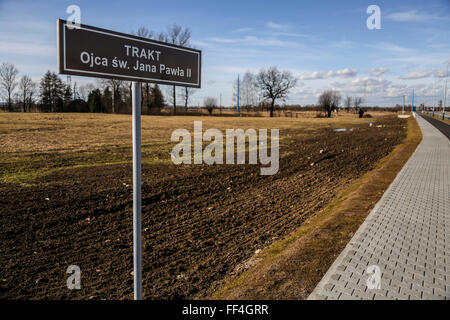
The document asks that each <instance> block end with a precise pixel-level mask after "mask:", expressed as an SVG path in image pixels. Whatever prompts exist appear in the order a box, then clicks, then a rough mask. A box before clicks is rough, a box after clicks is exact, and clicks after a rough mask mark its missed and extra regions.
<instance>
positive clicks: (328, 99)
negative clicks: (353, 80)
mask: <svg viewBox="0 0 450 320" xmlns="http://www.w3.org/2000/svg"><path fill="white" fill-rule="evenodd" d="M340 101H341V95H340V94H339V92H338V91H334V90H325V91H324V92H322V94H321V95H320V96H319V105H320V106H321V107H322V109H324V110H325V111H326V112H327V117H328V118H330V117H331V112H333V110H337V109H338V108H339V102H340Z"/></svg>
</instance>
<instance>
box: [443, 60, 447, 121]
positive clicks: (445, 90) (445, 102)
mask: <svg viewBox="0 0 450 320" xmlns="http://www.w3.org/2000/svg"><path fill="white" fill-rule="evenodd" d="M447 79H448V63H447V74H446V76H445V89H444V104H443V105H442V120H445V107H446V104H447Z"/></svg>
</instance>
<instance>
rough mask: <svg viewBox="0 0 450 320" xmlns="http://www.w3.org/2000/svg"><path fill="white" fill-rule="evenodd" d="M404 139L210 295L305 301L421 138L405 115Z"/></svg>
mask: <svg viewBox="0 0 450 320" xmlns="http://www.w3.org/2000/svg"><path fill="white" fill-rule="evenodd" d="M407 130H408V132H407V136H406V138H405V140H404V141H403V143H401V144H400V145H397V146H396V147H395V149H394V150H393V151H392V152H391V153H390V154H389V155H388V156H386V157H385V158H383V159H381V160H380V161H379V162H378V163H377V166H376V168H375V169H374V170H372V171H370V172H368V173H367V174H365V175H364V176H362V177H361V178H359V179H358V180H356V181H355V182H354V183H353V184H352V185H351V186H350V187H349V188H347V189H346V190H345V191H343V192H342V193H341V194H340V195H339V196H338V197H337V198H336V199H335V200H334V201H333V202H332V203H331V204H329V205H328V206H327V207H326V208H324V209H323V210H321V211H319V212H318V213H316V214H315V215H313V216H311V217H309V218H308V219H307V220H306V221H305V222H304V223H303V224H302V225H301V226H300V227H299V228H298V229H297V230H296V231H294V232H293V233H292V234H290V235H289V236H287V237H286V238H284V239H282V240H280V241H277V242H275V243H273V244H272V245H271V246H270V247H268V248H266V249H264V250H263V251H261V252H259V253H258V254H255V256H254V257H252V258H251V259H250V261H248V262H247V263H246V264H245V265H247V268H246V269H245V271H243V272H241V273H240V274H239V275H237V276H233V277H230V278H229V279H227V280H226V282H225V284H224V285H223V286H222V287H220V288H219V289H217V290H216V291H215V292H214V293H213V294H212V296H211V297H209V298H210V299H306V298H307V297H308V295H309V294H310V293H311V292H312V290H313V289H314V288H315V286H316V285H317V283H318V282H319V281H320V279H321V278H322V277H323V275H324V274H325V272H326V271H327V270H328V268H329V267H330V266H331V264H332V263H333V261H334V260H335V259H336V257H337V256H338V255H339V253H340V252H341V251H342V250H343V249H344V247H345V246H346V245H347V243H348V241H349V240H350V239H351V237H352V236H353V234H354V233H355V232H356V231H357V229H358V228H359V226H360V225H361V223H362V222H363V221H364V219H365V218H366V217H367V215H368V214H369V212H370V211H371V210H372V208H373V206H374V205H375V204H376V203H377V202H378V200H379V199H380V198H381V196H382V195H383V193H384V191H385V190H386V189H387V188H388V187H389V185H390V183H391V182H392V181H393V180H394V178H395V177H396V175H397V173H398V172H399V171H400V170H401V168H402V167H403V165H404V164H405V163H406V161H407V160H408V159H409V157H410V156H411V154H412V153H413V152H414V150H415V149H416V147H417V145H418V144H419V143H420V141H421V140H422V133H421V130H420V127H419V125H418V124H417V122H416V120H415V119H414V118H413V117H411V118H409V119H408V129H407Z"/></svg>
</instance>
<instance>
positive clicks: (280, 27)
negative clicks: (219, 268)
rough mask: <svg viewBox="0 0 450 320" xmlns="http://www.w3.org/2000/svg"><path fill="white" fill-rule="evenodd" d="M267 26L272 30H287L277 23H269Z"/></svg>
mask: <svg viewBox="0 0 450 320" xmlns="http://www.w3.org/2000/svg"><path fill="white" fill-rule="evenodd" d="M266 26H268V27H269V28H272V29H285V28H286V26H285V25H282V24H278V23H275V22H272V21H269V22H267V23H266Z"/></svg>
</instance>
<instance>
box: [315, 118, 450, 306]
mask: <svg viewBox="0 0 450 320" xmlns="http://www.w3.org/2000/svg"><path fill="white" fill-rule="evenodd" d="M417 120H418V122H419V125H420V127H421V129H422V134H423V140H422V142H421V143H420V144H419V146H418V147H417V149H416V151H415V152H414V153H413V155H412V156H411V158H410V159H409V160H408V162H407V163H406V164H405V166H404V167H403V168H402V170H401V171H400V172H399V174H398V175H397V177H396V178H395V180H394V181H393V182H392V184H391V185H390V187H389V188H388V190H386V192H385V193H384V195H383V197H382V198H381V199H380V201H379V202H378V203H377V204H376V205H375V207H374V208H373V210H372V212H371V213H370V214H369V216H368V217H367V218H366V220H365V221H364V223H363V224H362V225H361V226H360V228H359V229H358V231H357V232H356V233H355V235H354V236H353V238H352V239H351V240H350V242H349V243H348V244H347V246H346V247H345V249H344V250H343V251H342V253H341V254H340V255H339V256H338V258H337V259H336V261H335V262H334V263H333V265H332V266H331V267H330V269H329V270H328V272H327V273H326V274H325V276H324V277H323V279H322V280H321V281H320V283H319V284H318V285H317V287H316V288H315V289H314V291H313V292H312V293H311V295H310V296H309V297H308V299H446V300H450V250H449V249H450V141H449V140H448V139H447V138H446V137H445V136H444V135H443V134H442V133H441V132H439V131H438V130H437V129H436V128H434V127H433V126H432V125H431V124H430V123H429V122H427V121H426V120H424V119H422V118H421V117H419V116H418V117H417ZM369 266H375V267H372V269H371V268H369ZM368 268H369V272H368V270H367V269H368ZM377 268H379V269H378V270H379V271H380V275H381V277H379V276H377V274H376V270H377ZM377 279H380V281H379V282H377V281H376V280H377ZM368 280H369V286H368V284H367V281H368ZM377 284H379V288H377ZM369 287H370V288H369Z"/></svg>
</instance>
